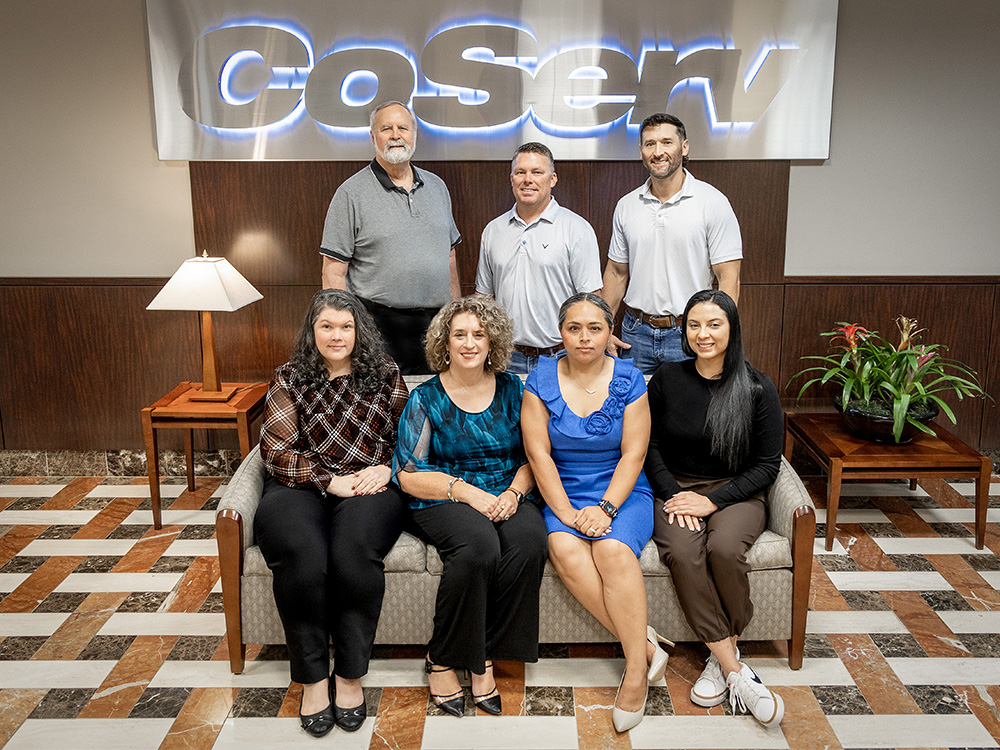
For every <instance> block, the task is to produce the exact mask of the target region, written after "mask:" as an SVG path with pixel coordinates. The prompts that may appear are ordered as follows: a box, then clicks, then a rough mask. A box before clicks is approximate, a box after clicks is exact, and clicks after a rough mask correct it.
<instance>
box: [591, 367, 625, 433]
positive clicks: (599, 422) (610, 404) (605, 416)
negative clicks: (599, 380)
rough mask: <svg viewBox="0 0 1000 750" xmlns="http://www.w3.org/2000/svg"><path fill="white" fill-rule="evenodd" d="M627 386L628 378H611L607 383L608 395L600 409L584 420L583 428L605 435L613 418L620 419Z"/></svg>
mask: <svg viewBox="0 0 1000 750" xmlns="http://www.w3.org/2000/svg"><path fill="white" fill-rule="evenodd" d="M629 387H630V383H629V379H628V378H623V377H616V378H612V379H611V382H610V383H609V384H608V397H607V398H606V399H605V400H604V403H603V404H602V405H601V408H600V409H598V410H597V411H595V412H592V413H591V414H590V416H588V417H587V419H586V420H584V423H583V429H585V430H586V431H587V432H589V433H590V434H591V435H607V434H608V433H609V432H611V428H612V427H613V426H614V420H616V419H621V417H622V415H623V414H624V413H625V396H627V395H628V392H629Z"/></svg>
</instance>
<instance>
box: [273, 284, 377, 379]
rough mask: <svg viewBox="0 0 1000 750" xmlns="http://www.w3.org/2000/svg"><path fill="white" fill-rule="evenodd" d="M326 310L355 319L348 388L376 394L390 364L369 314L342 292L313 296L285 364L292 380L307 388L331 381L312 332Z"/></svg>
mask: <svg viewBox="0 0 1000 750" xmlns="http://www.w3.org/2000/svg"><path fill="white" fill-rule="evenodd" d="M326 309H331V310H346V311H347V312H349V313H351V315H353V316H354V349H353V350H352V351H351V376H350V377H351V387H352V388H353V389H354V390H356V391H358V392H359V393H373V392H375V391H377V390H378V389H379V388H380V387H381V386H382V385H383V384H384V383H385V382H386V380H388V378H389V375H390V374H391V372H392V369H393V368H392V360H391V359H389V356H388V355H387V354H386V351H385V342H384V341H383V340H382V334H381V333H379V330H378V328H377V327H376V326H375V320H374V318H372V316H371V313H369V312H368V310H367V309H366V308H365V306H364V305H363V304H361V300H359V299H358V298H357V297H355V296H354V295H353V294H351V293H350V292H345V291H344V290H342V289H321V290H320V291H318V292H316V294H314V295H313V298H312V302H311V303H310V305H309V311H308V312H307V313H306V317H305V320H303V321H302V327H301V328H300V329H299V333H298V335H297V336H296V337H295V344H294V346H293V348H292V356H291V357H289V360H288V361H289V363H290V364H291V365H292V368H293V369H294V371H295V374H294V375H293V378H294V379H295V380H298V381H300V382H303V383H306V384H307V385H310V386H319V385H322V384H323V383H324V382H325V381H327V380H329V379H330V373H329V372H328V371H327V369H326V361H325V360H324V359H323V355H322V354H320V353H319V349H317V348H316V334H315V333H314V331H313V328H314V326H315V325H316V320H317V319H318V318H319V316H320V314H321V313H322V312H323V311H324V310H326Z"/></svg>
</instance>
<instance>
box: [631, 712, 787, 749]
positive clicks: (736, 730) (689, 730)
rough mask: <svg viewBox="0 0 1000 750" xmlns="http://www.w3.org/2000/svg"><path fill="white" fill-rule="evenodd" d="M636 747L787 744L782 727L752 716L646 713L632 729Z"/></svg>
mask: <svg viewBox="0 0 1000 750" xmlns="http://www.w3.org/2000/svg"><path fill="white" fill-rule="evenodd" d="M629 740H631V742H632V747H633V748H634V750H670V749H672V748H689V749H690V750H698V749H699V748H713V749H715V748H718V749H719V750H725V749H726V748H787V747H788V742H787V741H786V740H785V735H784V734H782V732H781V729H780V728H774V729H765V728H764V727H762V726H761V725H760V723H759V722H758V721H757V720H756V719H754V718H752V717H750V716H647V717H646V718H644V719H643V720H642V723H641V724H640V725H639V726H637V727H636V728H635V729H633V730H632V731H631V732H629Z"/></svg>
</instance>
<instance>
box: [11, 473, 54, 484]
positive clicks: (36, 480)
mask: <svg viewBox="0 0 1000 750" xmlns="http://www.w3.org/2000/svg"><path fill="white" fill-rule="evenodd" d="M47 481H48V478H47V477H46V476H45V472H42V473H41V474H40V475H38V476H25V477H13V478H12V479H11V480H10V481H9V482H7V484H45V483H46V482H47Z"/></svg>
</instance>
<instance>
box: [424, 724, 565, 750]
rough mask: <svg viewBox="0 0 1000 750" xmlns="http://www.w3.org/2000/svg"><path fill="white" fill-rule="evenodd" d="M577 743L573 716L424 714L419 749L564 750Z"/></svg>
mask: <svg viewBox="0 0 1000 750" xmlns="http://www.w3.org/2000/svg"><path fill="white" fill-rule="evenodd" d="M577 746H578V743H577V729H576V718H575V717H573V716H474V717H470V716H465V717H463V718H462V719H461V720H456V719H455V718H454V717H452V716H428V717H427V722H426V723H425V724H424V741H423V744H422V745H421V747H422V748H423V750H511V748H517V750H550V749H551V750H566V748H575V747H577Z"/></svg>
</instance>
